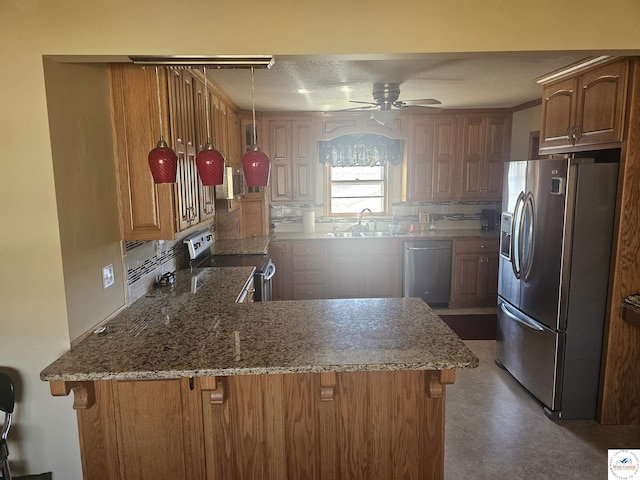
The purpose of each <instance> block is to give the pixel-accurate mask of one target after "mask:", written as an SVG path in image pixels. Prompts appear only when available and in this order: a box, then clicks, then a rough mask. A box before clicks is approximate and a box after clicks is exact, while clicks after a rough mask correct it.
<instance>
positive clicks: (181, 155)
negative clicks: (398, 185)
mask: <svg viewBox="0 0 640 480" xmlns="http://www.w3.org/2000/svg"><path fill="white" fill-rule="evenodd" d="M170 78H171V85H170V88H171V107H172V108H171V126H172V133H173V135H172V138H173V143H174V145H173V146H174V150H175V152H176V154H177V156H178V172H177V178H176V212H177V219H176V225H177V229H178V231H182V230H185V229H187V228H189V227H191V226H192V225H195V224H197V223H198V222H199V221H200V207H199V200H198V195H199V193H198V182H199V179H198V173H197V170H196V140H195V123H194V110H193V98H194V86H193V77H192V75H191V74H190V73H189V72H187V71H186V70H173V71H172V72H171V74H170Z"/></svg>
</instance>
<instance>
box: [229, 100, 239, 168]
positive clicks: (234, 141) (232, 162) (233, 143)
mask: <svg viewBox="0 0 640 480" xmlns="http://www.w3.org/2000/svg"><path fill="white" fill-rule="evenodd" d="M227 141H228V142H229V146H228V147H227V163H228V165H229V166H231V167H233V168H235V169H240V168H242V140H241V138H240V118H239V117H238V115H237V114H236V113H235V112H234V111H233V110H231V109H229V108H228V109H227Z"/></svg>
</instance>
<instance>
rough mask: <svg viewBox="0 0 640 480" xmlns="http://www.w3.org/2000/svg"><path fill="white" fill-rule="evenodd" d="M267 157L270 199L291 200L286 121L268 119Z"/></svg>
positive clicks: (289, 127) (288, 139)
mask: <svg viewBox="0 0 640 480" xmlns="http://www.w3.org/2000/svg"><path fill="white" fill-rule="evenodd" d="M269 158H270V159H271V179H270V182H271V201H272V202H286V201H291V199H292V195H291V161H292V159H291V125H290V123H289V122H287V121H269Z"/></svg>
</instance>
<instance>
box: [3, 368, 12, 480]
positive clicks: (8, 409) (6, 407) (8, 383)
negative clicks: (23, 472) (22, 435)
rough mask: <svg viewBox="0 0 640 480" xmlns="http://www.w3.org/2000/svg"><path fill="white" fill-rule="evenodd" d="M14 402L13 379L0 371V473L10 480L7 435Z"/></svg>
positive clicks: (5, 479)
mask: <svg viewBox="0 0 640 480" xmlns="http://www.w3.org/2000/svg"><path fill="white" fill-rule="evenodd" d="M14 404H15V392H14V389H13V381H12V380H11V377H10V376H9V375H7V374H6V373H2V372H0V411H2V412H4V423H3V425H2V431H1V432H0V473H2V480H11V472H10V471H9V459H8V457H9V447H7V435H8V434H9V429H10V428H11V417H12V416H13V406H14Z"/></svg>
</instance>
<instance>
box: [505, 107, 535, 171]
mask: <svg viewBox="0 0 640 480" xmlns="http://www.w3.org/2000/svg"><path fill="white" fill-rule="evenodd" d="M541 116H542V106H540V105H538V106H536V107H532V108H527V109H526V110H519V111H517V112H514V114H513V117H512V119H511V159H512V160H528V159H529V156H530V155H529V134H530V133H531V132H535V131H539V130H540V121H541Z"/></svg>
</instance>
